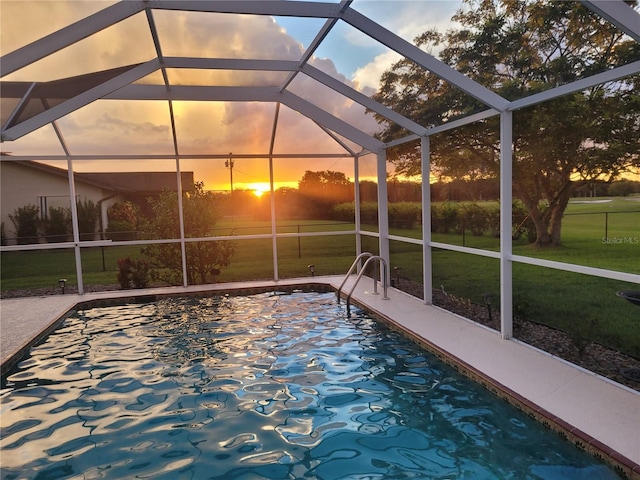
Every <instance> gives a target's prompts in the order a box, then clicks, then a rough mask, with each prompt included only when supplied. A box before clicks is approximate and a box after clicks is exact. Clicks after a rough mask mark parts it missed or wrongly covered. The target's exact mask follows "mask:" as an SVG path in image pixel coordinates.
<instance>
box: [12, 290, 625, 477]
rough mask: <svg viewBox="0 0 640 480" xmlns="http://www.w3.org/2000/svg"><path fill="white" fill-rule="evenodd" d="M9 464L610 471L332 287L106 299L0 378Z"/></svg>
mask: <svg viewBox="0 0 640 480" xmlns="http://www.w3.org/2000/svg"><path fill="white" fill-rule="evenodd" d="M0 398H1V403H0V407H1V412H0V413H1V415H0V422H1V428H2V432H1V434H2V445H1V450H0V454H1V457H0V464H1V467H0V468H1V477H2V478H3V479H7V480H8V479H18V478H20V479H23V478H34V479H35V478H37V479H61V478H74V479H75V478H83V479H88V478H153V479H182V478H185V479H205V478H210V479H233V480H235V479H258V478H269V479H293V478H314V479H326V480H334V479H341V478H344V479H401V478H402V479H406V478H424V479H518V480H522V479H572V480H574V479H589V480H593V479H615V478H618V477H617V476H616V474H615V472H614V471H613V470H612V469H611V468H609V467H608V466H606V465H603V464H601V463H598V462H597V461H596V459H594V458H593V457H591V456H590V455H589V454H587V453H585V452H583V451H581V450H579V449H577V448H576V447H574V446H573V445H572V444H570V443H569V442H567V441H565V440H563V439H562V438H561V437H560V436H559V435H557V434H555V433H553V432H552V431H550V430H548V429H546V428H544V427H543V426H541V425H539V424H538V423H536V422H535V421H534V420H532V419H530V418H529V417H528V416H527V415H525V414H524V413H522V412H520V411H519V410H517V409H515V408H514V407H512V406H510V405H509V404H507V403H506V402H504V401H503V400H501V399H499V398H497V397H495V396H494V395H493V394H491V393H489V392H488V391H486V390H485V389H483V388H482V387H480V386H478V385H476V384H474V383H473V382H472V381H470V380H468V379H466V378H465V377H463V376H461V375H459V374H458V373H456V371H455V370H454V369H452V368H451V367H449V366H447V365H446V364H444V363H442V362H441V361H440V360H438V359H437V358H435V357H434V356H431V355H429V354H428V353H426V352H425V351H424V350H423V349H422V348H420V347H419V346H417V345H416V344H414V343H412V342H411V341H409V340H407V339H406V338H404V337H403V336H402V335H400V334H398V333H396V332H393V331H390V330H388V329H387V328H386V327H385V326H384V325H381V324H379V323H378V322H377V321H375V320H373V319H372V318H370V317H369V316H367V314H366V313H364V312H356V314H355V315H354V316H353V317H352V318H347V317H346V315H345V312H344V309H343V308H342V307H340V306H338V305H337V304H336V300H335V295H334V294H332V293H291V294H286V293H284V292H282V293H274V292H272V293H266V294H259V295H252V296H246V297H233V296H230V297H210V298H181V299H173V300H161V301H158V302H154V303H148V304H136V305H126V306H119V307H108V308H95V309H91V310H86V311H84V312H80V313H79V314H77V315H75V316H74V317H70V318H68V319H67V320H66V321H65V323H64V324H63V325H62V327H61V328H59V329H58V330H57V331H56V332H55V333H53V334H52V335H51V336H50V337H49V338H48V339H47V340H46V341H45V342H44V343H43V344H41V345H39V346H37V347H35V348H33V349H32V351H31V354H30V356H29V357H28V358H26V359H25V360H24V361H22V362H21V363H20V364H19V365H18V366H17V368H16V369H14V370H13V371H12V372H11V373H10V374H9V375H8V377H7V378H3V380H2V390H1V397H0Z"/></svg>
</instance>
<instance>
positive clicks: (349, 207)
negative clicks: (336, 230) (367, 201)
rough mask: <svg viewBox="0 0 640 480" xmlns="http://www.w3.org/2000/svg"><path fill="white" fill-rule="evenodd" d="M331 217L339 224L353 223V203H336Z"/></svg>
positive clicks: (354, 216)
mask: <svg viewBox="0 0 640 480" xmlns="http://www.w3.org/2000/svg"><path fill="white" fill-rule="evenodd" d="M332 217H333V219H334V220H338V221H341V222H353V221H354V220H355V218H356V215H355V205H354V203H353V202H349V203H338V204H337V205H334V206H333V212H332Z"/></svg>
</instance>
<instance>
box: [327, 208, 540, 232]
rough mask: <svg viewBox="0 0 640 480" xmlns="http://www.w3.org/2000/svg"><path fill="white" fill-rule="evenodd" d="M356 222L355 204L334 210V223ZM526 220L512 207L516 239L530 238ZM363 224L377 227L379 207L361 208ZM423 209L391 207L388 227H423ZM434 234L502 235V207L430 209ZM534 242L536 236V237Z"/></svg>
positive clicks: (520, 211) (530, 230) (523, 213)
mask: <svg viewBox="0 0 640 480" xmlns="http://www.w3.org/2000/svg"><path fill="white" fill-rule="evenodd" d="M354 218H355V206H354V204H353V202H350V203H340V204H338V205H336V206H335V207H334V208H333V219H334V220H338V221H343V222H352V221H353V219H354ZM526 218H527V213H526V210H525V209H524V207H523V206H522V205H521V204H520V203H519V202H515V203H514V205H513V226H514V231H515V232H516V236H521V235H523V234H524V235H527V237H530V236H531V233H532V228H533V226H532V225H531V224H530V222H526V221H524V222H523V220H524V219H526ZM360 220H361V222H362V223H368V224H372V223H374V224H375V223H377V221H378V204H377V203H376V202H363V203H362V204H361V207H360ZM421 220H422V205H421V204H420V203H418V202H398V203H390V204H389V226H390V227H392V228H406V229H412V228H415V227H416V226H417V225H421V224H422V221H421ZM431 230H432V231H433V232H436V233H458V234H462V233H463V232H465V233H466V232H470V233H471V234H472V235H475V236H481V235H485V234H488V235H492V236H499V235H500V207H499V206H498V205H494V206H482V205H479V204H478V203H475V202H460V203H456V202H444V203H440V204H433V205H432V206H431ZM534 238H535V236H534Z"/></svg>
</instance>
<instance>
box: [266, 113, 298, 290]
mask: <svg viewBox="0 0 640 480" xmlns="http://www.w3.org/2000/svg"><path fill="white" fill-rule="evenodd" d="M278 117H280V102H278V103H276V109H275V112H274V115H273V127H272V128H271V141H270V143H269V200H270V206H271V255H273V280H274V281H275V282H277V281H278V280H279V279H280V274H279V272H278V236H277V235H278V228H277V225H276V195H275V188H274V175H273V148H274V146H275V143H276V131H277V130H278ZM298 233H300V230H299V229H298ZM299 256H300V237H298V257H299Z"/></svg>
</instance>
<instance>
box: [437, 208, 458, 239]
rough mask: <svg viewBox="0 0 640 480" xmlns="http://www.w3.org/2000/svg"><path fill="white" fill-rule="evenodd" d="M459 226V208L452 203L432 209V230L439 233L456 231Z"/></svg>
mask: <svg viewBox="0 0 640 480" xmlns="http://www.w3.org/2000/svg"><path fill="white" fill-rule="evenodd" d="M457 225H458V206H457V205H456V204H455V203H452V202H445V203H443V204H441V205H433V206H432V207H431V230H432V231H433V232H438V233H449V232H451V231H455V230H456V228H457Z"/></svg>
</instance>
